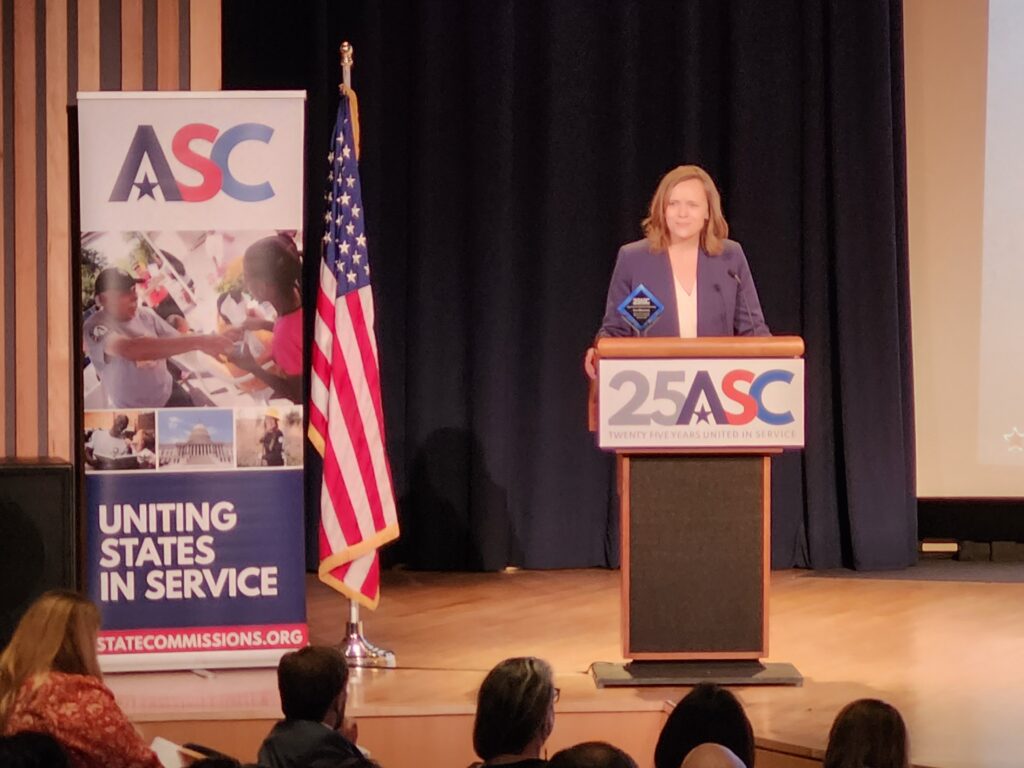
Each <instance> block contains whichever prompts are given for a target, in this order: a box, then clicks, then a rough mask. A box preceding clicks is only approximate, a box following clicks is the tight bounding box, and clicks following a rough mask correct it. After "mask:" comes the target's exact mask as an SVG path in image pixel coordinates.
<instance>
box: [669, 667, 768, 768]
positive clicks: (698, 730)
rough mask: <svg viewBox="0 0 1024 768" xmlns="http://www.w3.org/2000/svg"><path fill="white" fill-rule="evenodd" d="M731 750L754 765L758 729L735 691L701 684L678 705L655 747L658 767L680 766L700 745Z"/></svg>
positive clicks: (749, 765)
mask: <svg viewBox="0 0 1024 768" xmlns="http://www.w3.org/2000/svg"><path fill="white" fill-rule="evenodd" d="M707 742H710V743H712V744H721V745H722V746H723V747H728V748H729V749H731V750H732V751H733V752H734V753H735V754H736V756H737V757H738V758H739V759H740V760H742V761H743V764H744V765H745V766H747V768H753V766H754V729H753V728H752V727H751V726H750V720H748V719H747V714H746V712H744V711H743V705H742V704H740V702H739V699H737V698H736V697H735V696H734V695H733V694H732V692H731V691H728V690H726V689H725V688H721V687H719V686H717V685H713V684H711V683H701V684H700V685H698V686H697V687H696V688H694V689H693V690H692V691H690V692H689V693H688V694H686V696H685V697H684V698H683V699H682V701H680V702H679V703H678V704H676V708H675V709H673V710H672V714H671V715H669V716H668V720H667V721H665V727H664V728H662V729H661V735H660V736H659V737H658V745H657V747H655V750H654V765H655V768H679V766H680V764H682V762H683V759H684V758H685V757H686V755H687V754H688V753H689V752H690V750H691V749H693V748H694V747H696V746H697V745H698V744H704V743H707Z"/></svg>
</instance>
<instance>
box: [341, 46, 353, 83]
mask: <svg viewBox="0 0 1024 768" xmlns="http://www.w3.org/2000/svg"><path fill="white" fill-rule="evenodd" d="M338 53H339V54H340V55H341V85H340V86H338V90H340V91H341V92H342V93H344V92H345V91H350V90H352V64H353V62H354V58H353V56H352V44H351V43H350V42H349V41H348V40H346V41H345V42H343V43H342V44H341V48H340V49H339V50H338Z"/></svg>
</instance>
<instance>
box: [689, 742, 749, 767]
mask: <svg viewBox="0 0 1024 768" xmlns="http://www.w3.org/2000/svg"><path fill="white" fill-rule="evenodd" d="M682 768H743V761H742V760H740V759H739V758H738V757H736V755H735V753H734V752H733V751H732V750H731V749H729V748H728V747H723V746H722V745H721V744H698V745H697V746H696V747H694V748H693V749H691V750H690V752H689V754H688V755H687V756H686V758H685V759H684V760H683V765H682Z"/></svg>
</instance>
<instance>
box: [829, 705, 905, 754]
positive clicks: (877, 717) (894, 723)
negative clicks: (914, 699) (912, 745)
mask: <svg viewBox="0 0 1024 768" xmlns="http://www.w3.org/2000/svg"><path fill="white" fill-rule="evenodd" d="M865 765H869V766H871V768H910V749H909V746H908V738H907V726H906V725H905V724H904V722H903V718H902V717H901V716H900V713H899V712H898V711H897V710H896V708H895V707H893V706H892V705H890V704H886V703H885V702H884V701H879V700H878V699H858V700H857V701H853V702H850V703H849V704H847V705H846V706H845V707H843V708H842V709H841V710H840V711H839V714H838V715H836V719H835V721H834V722H833V723H832V730H831V731H829V734H828V749H827V750H826V751H825V760H824V761H823V763H822V768H861V766H865Z"/></svg>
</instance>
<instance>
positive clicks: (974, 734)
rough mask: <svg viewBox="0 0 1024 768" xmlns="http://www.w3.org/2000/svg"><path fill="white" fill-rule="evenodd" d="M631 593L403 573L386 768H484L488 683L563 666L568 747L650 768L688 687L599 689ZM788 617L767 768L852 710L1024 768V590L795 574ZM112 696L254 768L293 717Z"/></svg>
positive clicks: (152, 691)
mask: <svg viewBox="0 0 1024 768" xmlns="http://www.w3.org/2000/svg"><path fill="white" fill-rule="evenodd" d="M1020 567H1021V569H1022V581H1024V563H1022V564H1021V566H1020ZM618 588H619V574H618V572H616V571H604V570H585V571H558V572H537V571H520V572H511V573H501V574H438V573H413V572H391V573H387V574H386V575H385V586H384V597H383V600H382V602H381V607H380V609H379V610H378V611H377V612H376V613H373V614H366V616H365V623H366V634H367V636H368V638H369V639H370V640H372V641H373V642H376V643H378V644H379V645H383V646H385V647H388V648H391V649H392V650H394V651H395V652H396V654H397V657H398V662H399V667H398V669H394V670H379V671H377V670H375V671H362V672H361V673H359V674H358V675H356V677H355V678H354V682H353V686H352V689H351V692H350V708H351V712H352V714H354V715H355V716H357V717H358V718H359V721H360V729H361V736H360V740H361V741H362V742H363V743H364V744H365V745H366V746H367V747H369V748H370V749H371V751H373V752H374V754H375V756H376V757H377V758H378V759H379V760H380V761H381V762H382V763H383V764H384V766H385V768H403V766H406V765H408V766H413V765H417V766H429V765H437V766H459V765H466V764H468V763H469V762H470V760H471V759H472V757H473V756H472V750H471V746H470V743H469V732H470V728H471V724H472V713H473V707H474V697H475V692H476V688H477V686H478V685H479V683H480V680H481V679H482V677H483V675H484V673H485V672H486V671H487V670H488V669H489V668H490V667H491V666H492V665H493V664H494V663H496V662H497V661H499V660H501V659H503V658H506V657H508V656H517V655H528V654H529V655H536V656H541V657H544V658H546V659H548V660H549V661H551V663H552V664H553V666H554V668H555V671H556V675H557V685H558V686H559V687H560V688H561V689H562V696H561V700H560V702H559V704H558V706H557V710H556V711H557V718H556V728H555V733H554V734H553V736H552V741H551V742H550V746H551V748H552V749H557V748H560V747H561V746H564V745H566V744H568V743H574V742H575V741H579V740H582V739H583V738H603V739H606V740H608V741H612V742H616V743H619V744H621V745H622V746H623V747H625V748H626V749H627V750H629V751H631V752H632V753H633V754H634V756H635V757H636V758H637V759H638V762H639V764H640V765H641V766H642V767H643V766H648V765H650V764H651V762H650V761H651V756H652V755H653V747H654V740H655V739H656V737H657V733H658V730H659V729H660V727H661V723H663V722H664V717H665V711H666V708H667V707H668V706H670V705H666V702H667V701H668V702H671V701H677V700H678V699H679V697H680V696H681V695H682V694H684V693H685V689H675V688H660V689H629V690H622V689H619V690H609V689H605V690H598V689H597V688H595V686H594V684H593V682H592V680H591V678H590V676H589V674H588V671H587V670H588V667H589V665H590V664H591V663H592V662H594V661H621V660H622V658H621V649H620V646H619V637H618V627H619V619H618V609H619V599H618ZM770 605H771V607H770V610H771V635H770V652H771V655H770V657H769V660H770V661H788V662H791V663H793V664H795V665H796V666H797V668H798V669H799V670H800V672H801V673H802V674H803V675H804V678H805V681H804V685H803V686H802V687H800V688H754V687H750V688H742V689H737V693H738V694H739V696H740V698H741V699H742V701H743V702H744V704H745V706H746V707H747V711H748V713H749V715H750V718H751V721H752V722H753V725H754V731H755V734H756V736H757V739H758V743H759V746H760V747H761V748H762V749H761V751H759V756H758V766H759V768H773V767H774V766H810V765H813V764H814V763H815V762H817V760H816V759H820V757H821V753H822V750H823V748H824V745H825V740H826V738H827V734H828V728H829V725H830V723H831V721H832V718H833V717H834V716H835V714H836V712H837V711H838V710H839V708H840V707H841V706H843V705H844V704H845V703H847V702H849V701H850V700H852V699H855V698H860V697H864V696H873V697H879V698H883V699H886V700H887V701H889V702H891V703H893V704H895V705H896V706H897V707H899V709H900V710H901V711H902V712H903V715H904V717H905V718H906V720H907V723H908V726H909V729H910V734H911V740H912V753H913V760H914V763H915V764H916V765H918V766H931V767H934V768H967V767H968V766H971V767H972V768H974V767H975V766H991V767H992V768H998V767H1001V766H1006V767H1007V768H1009V767H1010V766H1014V767H1015V768H1016V767H1017V766H1020V765H1022V764H1024V728H1021V727H1020V725H1019V723H1020V721H1021V715H1022V713H1024V583H964V582H948V581H947V582H944V581H912V580H884V579H869V578H850V579H845V578H831V577H828V576H819V575H815V574H813V573H809V572H798V571H784V572H777V573H774V574H773V575H772V585H771V604H770ZM308 607H309V621H310V630H311V636H312V640H313V642H315V643H336V642H338V640H339V639H340V637H341V634H342V630H343V626H344V617H345V604H344V603H343V601H342V600H341V599H340V598H339V597H338V596H337V595H336V593H334V592H332V591H331V590H330V589H328V588H327V587H324V586H323V585H321V584H319V583H318V582H316V581H315V579H313V578H312V577H311V578H310V581H309V589H308ZM108 684H109V685H110V686H111V688H113V689H114V691H115V693H116V694H117V696H118V699H119V701H121V703H122V706H123V707H124V708H125V709H126V710H127V711H128V713H129V715H130V716H132V717H133V719H135V720H136V721H137V722H139V723H140V725H141V726H142V728H143V730H144V732H146V733H147V734H148V735H154V734H157V733H160V734H163V735H167V736H169V737H171V738H176V739H179V740H198V741H204V742H206V743H210V744H213V745H214V746H221V747H223V748H225V749H228V750H229V751H232V752H233V753H234V754H236V755H239V756H240V757H243V758H247V759H251V752H254V750H255V744H257V743H258V741H259V737H260V735H261V734H263V733H265V732H266V730H267V729H268V728H269V725H270V723H271V722H272V721H273V720H274V719H276V718H277V717H279V709H278V701H277V691H276V683H275V678H274V673H273V671H272V670H239V671H223V672H217V673H215V674H213V675H212V676H209V677H201V676H197V675H195V674H193V673H159V674H128V675H110V676H108ZM812 761H813V762H812Z"/></svg>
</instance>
